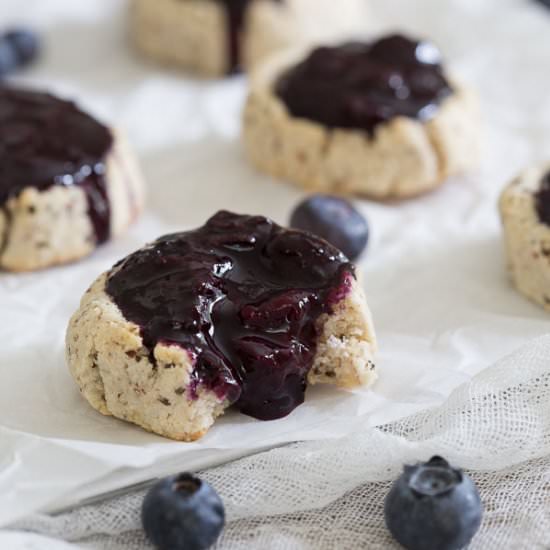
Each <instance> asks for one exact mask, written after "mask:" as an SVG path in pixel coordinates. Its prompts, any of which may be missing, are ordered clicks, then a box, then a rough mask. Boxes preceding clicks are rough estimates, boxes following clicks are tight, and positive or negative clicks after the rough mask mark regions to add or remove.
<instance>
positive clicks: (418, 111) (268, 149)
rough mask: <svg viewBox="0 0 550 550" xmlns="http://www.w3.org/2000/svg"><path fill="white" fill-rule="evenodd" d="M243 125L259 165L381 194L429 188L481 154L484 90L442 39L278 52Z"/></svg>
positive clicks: (291, 177)
mask: <svg viewBox="0 0 550 550" xmlns="http://www.w3.org/2000/svg"><path fill="white" fill-rule="evenodd" d="M243 128H244V142H245V147H246V151H247V155H248V158H249V160H250V162H251V163H252V164H253V165H254V166H256V167H257V168H258V169H259V170H260V171H262V172H265V173H267V174H270V175H272V176H274V177H277V178H280V179H283V180H287V181H290V182H292V183H295V184H298V185H300V186H302V187H304V188H306V189H308V190H314V191H318V192H330V193H339V194H357V195H364V196H368V197H371V198H375V199H390V198H408V197H412V196H416V195H420V194H422V193H425V192H427V191H430V190H432V189H434V188H436V187H438V186H439V185H441V184H442V183H443V182H444V181H445V180H446V179H447V178H448V177H450V176H455V175H461V174H464V173H467V172H469V171H470V170H472V169H475V168H476V166H477V164H478V161H479V156H480V129H479V113H478V105H477V98H476V95H475V94H474V93H473V92H472V91H471V90H469V89H467V88H465V87H463V86H462V85H461V84H459V83H457V82H456V81H455V80H452V79H451V78H450V77H449V76H448V75H447V73H446V71H445V69H444V67H443V65H442V59H441V54H440V52H439V50H438V49H437V47H436V46H435V45H434V44H432V43H431V42H428V41H424V40H416V39H413V38H408V37H405V36H402V35H391V36H385V37H383V38H381V39H379V40H376V41H374V42H368V43H366V42H348V43H345V44H341V45H338V46H326V47H319V48H316V49H314V50H313V51H310V52H309V53H305V54H304V52H303V51H301V52H297V53H293V54H287V53H285V54H282V55H279V56H276V57H275V58H273V59H270V60H269V61H268V62H267V63H265V64H264V66H262V67H260V68H259V69H258V71H257V72H256V73H255V75H254V78H253V81H252V84H251V92H250V95H249V98H248V101H247V105H246V108H245V114H244V125H243Z"/></svg>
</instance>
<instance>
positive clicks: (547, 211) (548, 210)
mask: <svg viewBox="0 0 550 550" xmlns="http://www.w3.org/2000/svg"><path fill="white" fill-rule="evenodd" d="M535 205H536V208H537V213H538V215H539V220H540V221H541V222H542V223H545V224H546V225H550V172H548V173H547V174H545V175H544V177H543V178H542V181H541V182H540V188H539V190H538V192H537V193H536V194H535Z"/></svg>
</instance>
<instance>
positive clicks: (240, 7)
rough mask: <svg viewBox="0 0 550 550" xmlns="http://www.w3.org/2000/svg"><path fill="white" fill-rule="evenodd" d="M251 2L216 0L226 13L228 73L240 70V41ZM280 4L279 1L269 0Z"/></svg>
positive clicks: (246, 0)
mask: <svg viewBox="0 0 550 550" xmlns="http://www.w3.org/2000/svg"><path fill="white" fill-rule="evenodd" d="M251 1H253V0H218V2H221V3H222V4H223V5H224V7H225V10H226V13H227V34H228V39H229V44H228V47H229V72H230V73H234V72H237V71H239V70H240V68H241V39H242V32H243V28H244V25H245V21H246V13H247V10H248V5H249V4H250V2H251ZM271 1H272V2H280V1H281V0H271Z"/></svg>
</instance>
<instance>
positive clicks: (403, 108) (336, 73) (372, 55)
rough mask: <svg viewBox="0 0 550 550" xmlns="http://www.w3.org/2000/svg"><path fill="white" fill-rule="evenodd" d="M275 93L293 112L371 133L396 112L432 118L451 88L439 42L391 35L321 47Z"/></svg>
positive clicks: (282, 80)
mask: <svg viewBox="0 0 550 550" xmlns="http://www.w3.org/2000/svg"><path fill="white" fill-rule="evenodd" d="M275 93H276V94H277V96H278V97H279V98H280V99H281V100H282V101H283V102H284V103H285V105H286V106H287V108H288V110H289V111H290V113H291V114H292V115H293V116H295V117H300V118H306V119H310V120H313V121H315V122H318V123H320V124H322V125H324V126H327V127H329V128H350V129H359V130H365V131H366V132H368V133H369V134H371V135H372V133H373V132H374V129H375V128H376V127H377V126H378V125H379V124H381V123H383V122H387V121H389V120H391V119H393V118H395V117H397V116H406V117H410V118H416V119H418V120H421V121H426V120H429V119H431V118H432V117H433V116H434V115H435V113H436V112H437V108H438V106H439V104H440V103H441V101H442V100H443V99H445V98H446V97H448V96H449V95H450V94H452V89H451V86H450V84H449V83H448V82H447V80H446V78H445V76H444V73H443V68H442V66H441V56H440V53H439V51H438V50H437V48H436V47H435V46H433V45H432V44H431V43H429V42H418V41H415V40H410V39H408V38H406V37H404V36H400V35H392V36H388V37H386V38H382V39H381V40H378V41H377V42H373V43H369V44H364V43H348V44H344V45H342V46H337V47H322V48H318V49H316V50H314V51H313V52H312V53H311V54H310V55H309V56H308V57H307V58H306V59H305V60H304V61H303V62H302V63H300V64H298V65H296V66H295V67H293V68H291V69H290V70H289V71H288V72H286V73H285V74H283V75H282V77H281V78H280V79H279V80H278V81H277V82H276V84H275Z"/></svg>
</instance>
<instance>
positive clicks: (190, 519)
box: [141, 474, 225, 550]
mask: <svg viewBox="0 0 550 550" xmlns="http://www.w3.org/2000/svg"><path fill="white" fill-rule="evenodd" d="M141 521H142V523H143V528H144V530H145V533H146V534H147V536H148V537H149V540H150V541H151V542H152V543H153V544H154V545H155V546H156V547H157V548H158V549H159V550H204V549H206V548H210V547H211V546H212V545H213V544H214V543H215V542H216V540H217V539H218V537H219V536H220V533H221V532H222V529H223V527H224V523H225V511H224V507H223V503H222V500H221V498H220V497H219V495H218V493H216V491H215V490H214V489H213V488H212V487H211V486H210V485H209V484H208V483H206V482H204V481H202V480H200V479H199V478H197V477H195V476H193V475H191V474H179V475H177V476H171V477H168V478H166V479H163V480H161V481H159V482H158V483H157V484H156V485H154V486H153V487H152V488H151V489H150V490H149V492H148V493H147V495H146V496H145V499H144V501H143V507H142V510H141Z"/></svg>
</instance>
